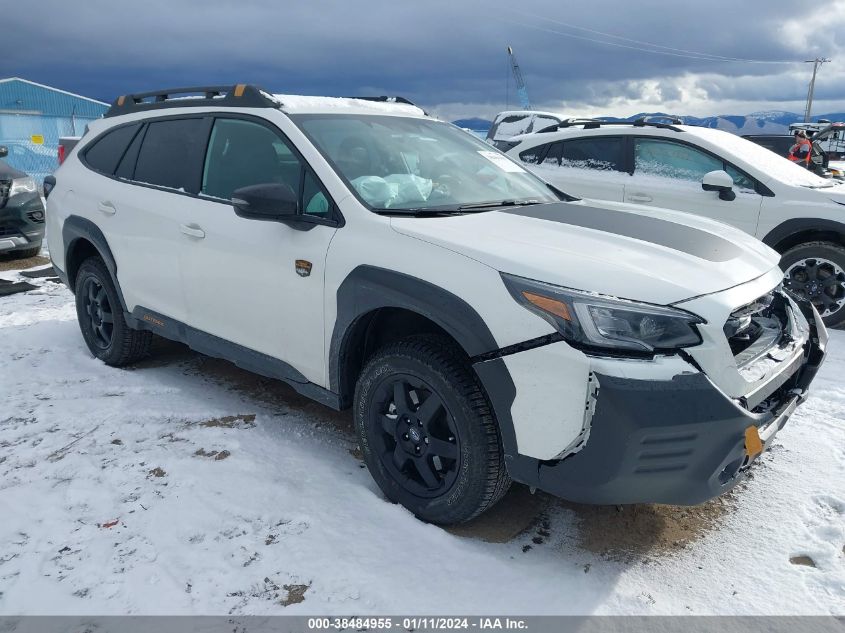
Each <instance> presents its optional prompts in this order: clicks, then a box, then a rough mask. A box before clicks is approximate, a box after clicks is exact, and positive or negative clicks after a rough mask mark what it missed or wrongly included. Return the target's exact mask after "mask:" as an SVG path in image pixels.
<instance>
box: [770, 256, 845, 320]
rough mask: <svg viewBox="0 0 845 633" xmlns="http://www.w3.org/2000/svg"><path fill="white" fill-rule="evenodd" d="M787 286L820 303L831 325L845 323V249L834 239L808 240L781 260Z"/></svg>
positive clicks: (815, 304)
mask: <svg viewBox="0 0 845 633" xmlns="http://www.w3.org/2000/svg"><path fill="white" fill-rule="evenodd" d="M780 267H781V268H782V269H783V271H784V285H785V286H786V287H787V288H789V289H790V290H791V291H792V292H794V293H795V294H797V295H798V296H800V297H803V298H806V299H808V300H809V301H811V302H812V303H813V305H814V306H816V310H818V312H819V314H820V315H821V316H822V320H823V321H824V324H825V325H826V326H827V327H834V326H837V325H843V324H845V248H843V247H842V246H840V245H839V244H834V243H832V242H807V243H805V244H799V245H798V246H795V247H793V248H790V249H789V250H788V251H786V252H785V253H784V254H783V256H782V257H781V260H780Z"/></svg>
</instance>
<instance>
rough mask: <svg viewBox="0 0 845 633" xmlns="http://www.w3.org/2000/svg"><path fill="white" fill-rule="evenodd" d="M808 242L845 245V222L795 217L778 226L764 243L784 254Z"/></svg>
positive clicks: (766, 237) (765, 238) (770, 232)
mask: <svg viewBox="0 0 845 633" xmlns="http://www.w3.org/2000/svg"><path fill="white" fill-rule="evenodd" d="M807 242H832V243H834V244H838V245H840V246H845V224H844V223H842V222H836V221H835V220H825V219H822V218H793V219H791V220H787V221H786V222H783V223H781V224H779V225H778V226H776V227H775V228H774V229H772V230H771V231H769V233H768V234H767V235H766V236H765V237H764V238H763V243H764V244H766V245H767V246H771V247H772V248H773V249H775V250H776V251H777V252H778V253H780V254H783V253H785V252H786V251H788V250H789V249H790V248H793V247H795V246H798V245H799V244H805V243H807Z"/></svg>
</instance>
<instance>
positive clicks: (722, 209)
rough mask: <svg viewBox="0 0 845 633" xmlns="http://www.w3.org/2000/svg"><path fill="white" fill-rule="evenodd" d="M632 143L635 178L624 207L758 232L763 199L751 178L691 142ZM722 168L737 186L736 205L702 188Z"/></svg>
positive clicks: (638, 139)
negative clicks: (682, 213)
mask: <svg viewBox="0 0 845 633" xmlns="http://www.w3.org/2000/svg"><path fill="white" fill-rule="evenodd" d="M632 140H633V143H634V147H633V150H634V173H633V175H632V177H631V178H630V179H629V181H628V183H627V185H626V186H625V201H626V202H631V203H634V204H645V205H649V206H655V207H664V208H667V209H675V210H677V211H686V212H688V213H694V214H696V215H702V216H705V217H708V218H711V219H713V220H719V221H721V222H726V223H728V224H733V225H734V226H736V227H738V228H740V229H742V230H743V231H746V232H747V233H750V234H751V235H754V234H755V233H756V231H757V222H758V219H759V217H760V207H761V205H762V202H763V197H762V196H761V195H760V194H759V193H757V189H758V186H757V182H756V181H755V180H754V179H753V178H751V177H750V176H749V175H748V174H745V173H744V172H742V171H740V170H739V169H737V168H736V167H734V166H732V165H731V164H730V163H727V162H726V161H725V160H723V159H722V158H720V157H718V156H715V155H714V154H711V153H709V152H706V151H704V150H703V149H701V148H699V147H694V146H692V145H690V144H688V143H680V142H677V141H672V140H667V139H663V138H654V137H634V138H633V139H632ZM720 169H722V170H725V171H727V172H728V174H729V175H730V176H731V178H732V179H733V181H734V187H733V191H734V193H736V198H735V199H734V200H723V199H721V198H720V197H719V194H718V192H715V191H704V189H702V188H701V179H702V178H703V177H704V174H706V173H708V172H711V171H715V170H720Z"/></svg>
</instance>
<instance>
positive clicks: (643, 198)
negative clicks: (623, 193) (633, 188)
mask: <svg viewBox="0 0 845 633" xmlns="http://www.w3.org/2000/svg"><path fill="white" fill-rule="evenodd" d="M653 199H654V198H652V197H651V196H649V195H646V194H644V193H632V194H631V195H629V196H628V200H629V201H630V202H651V201H652V200H653Z"/></svg>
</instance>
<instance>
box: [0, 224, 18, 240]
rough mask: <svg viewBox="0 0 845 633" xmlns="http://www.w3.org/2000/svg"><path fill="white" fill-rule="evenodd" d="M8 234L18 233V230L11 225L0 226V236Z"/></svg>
mask: <svg viewBox="0 0 845 633" xmlns="http://www.w3.org/2000/svg"><path fill="white" fill-rule="evenodd" d="M10 235H19V233H18V230H17V229H16V228H14V227H11V226H0V237H9V236H10Z"/></svg>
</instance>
